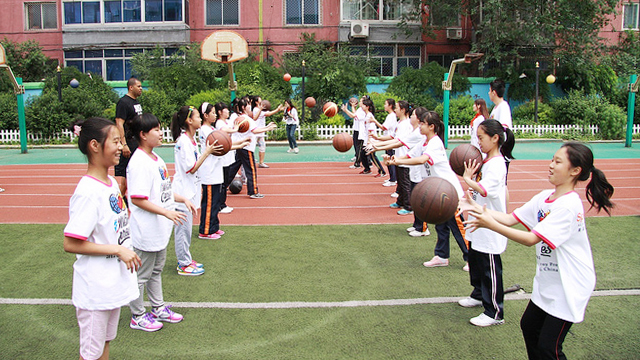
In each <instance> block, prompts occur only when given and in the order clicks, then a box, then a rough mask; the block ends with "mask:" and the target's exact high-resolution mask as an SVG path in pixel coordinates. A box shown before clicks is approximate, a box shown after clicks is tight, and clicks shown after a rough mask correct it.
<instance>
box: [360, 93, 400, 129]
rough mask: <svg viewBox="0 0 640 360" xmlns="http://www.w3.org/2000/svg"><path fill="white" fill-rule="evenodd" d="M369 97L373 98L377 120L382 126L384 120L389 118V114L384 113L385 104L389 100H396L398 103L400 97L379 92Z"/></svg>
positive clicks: (370, 94)
mask: <svg viewBox="0 0 640 360" xmlns="http://www.w3.org/2000/svg"><path fill="white" fill-rule="evenodd" d="M367 95H369V97H371V100H372V101H373V105H374V106H375V107H376V113H375V114H374V115H375V117H376V120H378V122H379V123H380V124H382V123H383V122H384V119H385V118H386V117H387V114H388V113H387V112H386V111H384V102H385V100H387V99H394V100H395V101H396V102H398V101H399V100H402V99H400V97H399V96H397V95H393V94H390V93H382V94H380V93H377V92H372V93H369V94H367Z"/></svg>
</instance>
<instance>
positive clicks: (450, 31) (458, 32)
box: [447, 27, 462, 40]
mask: <svg viewBox="0 0 640 360" xmlns="http://www.w3.org/2000/svg"><path fill="white" fill-rule="evenodd" d="M447 39H451V40H460V39H462V28H458V27H455V28H447Z"/></svg>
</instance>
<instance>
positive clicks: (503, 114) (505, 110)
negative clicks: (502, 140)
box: [490, 100, 513, 129]
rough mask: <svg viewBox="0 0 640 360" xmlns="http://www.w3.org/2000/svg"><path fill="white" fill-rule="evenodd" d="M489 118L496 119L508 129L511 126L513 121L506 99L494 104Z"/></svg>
mask: <svg viewBox="0 0 640 360" xmlns="http://www.w3.org/2000/svg"><path fill="white" fill-rule="evenodd" d="M490 116H491V118H492V119H496V120H498V121H499V122H500V124H502V126H506V127H508V128H509V129H512V128H513V122H512V121H511V108H510V107H509V103H508V102H506V101H504V100H503V101H502V102H501V103H500V104H498V105H496V106H495V107H494V108H493V110H491V115H490Z"/></svg>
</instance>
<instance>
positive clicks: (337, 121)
mask: <svg viewBox="0 0 640 360" xmlns="http://www.w3.org/2000/svg"><path fill="white" fill-rule="evenodd" d="M344 124H345V120H344V116H342V114H340V113H338V114H336V115H335V116H334V117H327V116H326V115H325V114H322V115H320V120H318V122H316V125H324V126H342V125H344Z"/></svg>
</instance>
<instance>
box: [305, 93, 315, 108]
mask: <svg viewBox="0 0 640 360" xmlns="http://www.w3.org/2000/svg"><path fill="white" fill-rule="evenodd" d="M304 103H305V105H307V107H310V108H312V107H314V106H316V99H314V98H312V97H311V96H309V97H308V98H306V99H305V100H304Z"/></svg>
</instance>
